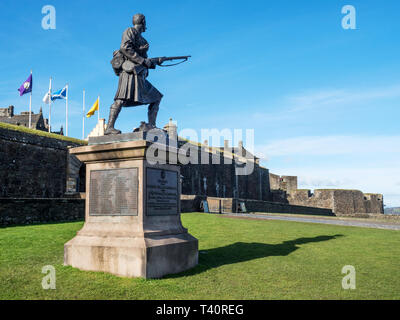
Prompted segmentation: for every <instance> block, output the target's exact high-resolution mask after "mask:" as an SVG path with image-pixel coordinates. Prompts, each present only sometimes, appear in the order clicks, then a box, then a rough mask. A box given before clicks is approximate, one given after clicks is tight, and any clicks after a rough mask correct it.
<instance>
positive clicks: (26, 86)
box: [18, 73, 32, 96]
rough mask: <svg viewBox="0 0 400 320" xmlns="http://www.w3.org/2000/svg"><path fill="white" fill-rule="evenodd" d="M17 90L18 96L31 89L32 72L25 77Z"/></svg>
mask: <svg viewBox="0 0 400 320" xmlns="http://www.w3.org/2000/svg"><path fill="white" fill-rule="evenodd" d="M18 91H19V95H20V96H23V95H24V94H25V93H28V92H31V91H32V73H31V75H30V76H29V77H28V79H26V81H25V82H24V83H23V84H22V85H21V87H20V88H19V89H18Z"/></svg>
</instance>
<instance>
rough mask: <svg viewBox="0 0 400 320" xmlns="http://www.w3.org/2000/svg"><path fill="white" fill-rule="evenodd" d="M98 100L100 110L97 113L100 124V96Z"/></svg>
mask: <svg viewBox="0 0 400 320" xmlns="http://www.w3.org/2000/svg"><path fill="white" fill-rule="evenodd" d="M97 99H98V100H99V110H98V112H97V122H100V96H97Z"/></svg>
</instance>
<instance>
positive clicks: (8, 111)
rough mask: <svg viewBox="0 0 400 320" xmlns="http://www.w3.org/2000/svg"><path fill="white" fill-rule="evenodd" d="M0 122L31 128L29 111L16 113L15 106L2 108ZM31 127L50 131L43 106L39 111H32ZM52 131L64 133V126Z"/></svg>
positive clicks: (0, 109)
mask: <svg viewBox="0 0 400 320" xmlns="http://www.w3.org/2000/svg"><path fill="white" fill-rule="evenodd" d="M0 122H4V123H9V124H13V125H17V126H22V127H26V128H29V111H24V112H21V114H15V113H14V106H9V107H8V108H0ZM31 129H36V130H41V131H46V132H48V131H49V123H48V120H47V119H45V118H44V117H43V111H42V108H40V111H39V113H33V112H31ZM52 133H55V134H60V135H64V130H63V127H62V126H61V129H60V131H55V132H52Z"/></svg>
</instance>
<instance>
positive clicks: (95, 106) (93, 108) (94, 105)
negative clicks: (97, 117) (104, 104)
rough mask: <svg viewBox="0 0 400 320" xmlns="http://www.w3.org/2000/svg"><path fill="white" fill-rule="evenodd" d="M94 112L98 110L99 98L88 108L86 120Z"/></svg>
mask: <svg viewBox="0 0 400 320" xmlns="http://www.w3.org/2000/svg"><path fill="white" fill-rule="evenodd" d="M96 110H99V98H97V100H96V102H95V103H94V104H93V106H92V107H91V108H90V110H89V112H88V113H87V114H86V117H87V118H90V117H91V116H92V115H94V113H95V112H96Z"/></svg>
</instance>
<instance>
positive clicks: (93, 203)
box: [89, 168, 138, 216]
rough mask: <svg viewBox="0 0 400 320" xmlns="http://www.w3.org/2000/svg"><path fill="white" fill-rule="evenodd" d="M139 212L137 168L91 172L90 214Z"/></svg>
mask: <svg viewBox="0 0 400 320" xmlns="http://www.w3.org/2000/svg"><path fill="white" fill-rule="evenodd" d="M137 214H138V169H137V168H128V169H111V170H93V171H91V172H90V193H89V215H91V216H105V215H107V216H136V215H137Z"/></svg>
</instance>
